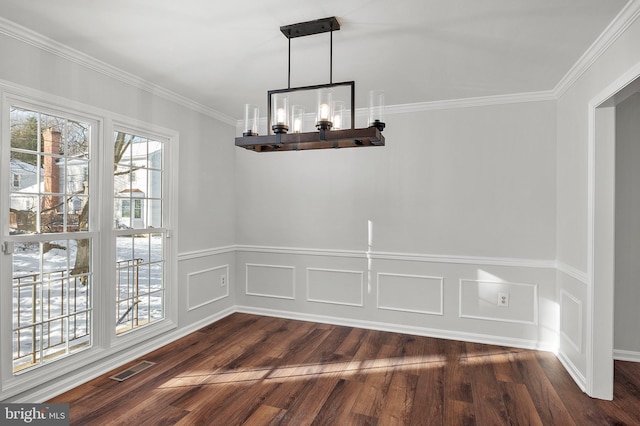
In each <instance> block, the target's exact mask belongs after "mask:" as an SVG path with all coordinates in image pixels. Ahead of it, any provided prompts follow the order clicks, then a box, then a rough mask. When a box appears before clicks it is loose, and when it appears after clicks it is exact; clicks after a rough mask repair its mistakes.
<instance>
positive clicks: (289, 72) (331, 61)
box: [287, 23, 333, 89]
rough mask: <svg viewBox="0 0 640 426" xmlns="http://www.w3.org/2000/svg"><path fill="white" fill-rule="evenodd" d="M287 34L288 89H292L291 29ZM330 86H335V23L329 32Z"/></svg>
mask: <svg viewBox="0 0 640 426" xmlns="http://www.w3.org/2000/svg"><path fill="white" fill-rule="evenodd" d="M287 33H288V35H287V39H288V40H289V52H288V53H289V54H288V64H287V89H291V29H289V30H288V31H287ZM329 84H333V23H330V30H329Z"/></svg>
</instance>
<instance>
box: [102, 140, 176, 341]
mask: <svg viewBox="0 0 640 426" xmlns="http://www.w3.org/2000/svg"><path fill="white" fill-rule="evenodd" d="M113 143H114V164H113V169H114V170H115V172H114V175H113V191H114V213H115V218H114V219H115V220H114V234H115V240H116V274H117V275H116V280H117V285H116V287H117V288H116V312H117V318H118V320H117V324H116V333H117V334H121V333H124V332H127V331H129V330H133V329H136V328H138V327H140V326H143V325H147V324H150V323H153V322H157V321H159V320H161V319H163V318H164V316H165V309H164V302H165V300H164V299H165V253H164V252H165V239H166V229H165V228H164V226H165V224H164V219H163V203H164V196H163V193H164V186H163V176H164V164H163V163H164V160H163V158H164V154H163V152H164V145H165V144H164V142H163V141H159V140H157V139H155V138H149V137H145V136H140V135H138V134H136V133H133V132H127V131H116V132H115V133H114V142H113ZM134 176H135V178H134ZM132 206H133V212H132V211H131V208H132ZM143 206H146V211H145V209H144V208H143ZM132 213H133V214H132Z"/></svg>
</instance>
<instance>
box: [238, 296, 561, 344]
mask: <svg viewBox="0 0 640 426" xmlns="http://www.w3.org/2000/svg"><path fill="white" fill-rule="evenodd" d="M236 312H240V313H245V314H255V315H264V316H269V317H277V318H286V319H292V320H298V321H310V322H318V323H322V324H332V325H340V326H346V327H357V328H364V329H368V330H377V331H388V332H392V333H403V334H412V335H415V336H425V337H434V338H438V339H448V340H459V341H464V342H474V343H482V344H487V345H497V346H509V347H514V348H521V349H534V350H540V351H545V352H554V353H556V352H557V350H558V348H557V345H556V344H555V343H553V342H539V341H536V340H526V339H516V338H509V337H501V336H493V335H486V334H478V333H468V332H464V331H453V330H441V329H434V328H426V327H415V326H409V325H401V324H390V323H382V322H375V321H366V320H358V319H351V318H341V317H332V316H325V315H315V314H304V313H300V312H292V311H281V310H274V309H266V308H256V307H252V306H236Z"/></svg>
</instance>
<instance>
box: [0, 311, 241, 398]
mask: <svg viewBox="0 0 640 426" xmlns="http://www.w3.org/2000/svg"><path fill="white" fill-rule="evenodd" d="M234 312H236V310H235V308H234V307H230V308H227V309H224V310H222V311H220V312H218V313H216V314H214V315H211V316H209V317H207V318H204V319H202V320H200V321H197V322H195V323H193V324H191V325H189V326H187V327H184V328H181V329H179V330H176V331H175V332H171V333H167V334H165V335H163V336H160V337H158V338H156V339H152V340H150V341H147V342H142V343H140V344H139V345H137V346H134V347H132V348H129V349H126V350H124V351H122V352H120V353H117V354H115V355H113V356H106V357H105V358H103V359H102V360H100V361H98V362H97V363H96V364H95V365H93V366H91V367H88V368H86V369H82V371H78V372H76V373H73V374H70V375H68V376H66V377H64V378H60V379H58V380H56V382H55V383H52V384H50V385H44V386H41V387H39V388H38V389H37V390H36V391H34V392H24V393H23V394H22V395H19V396H18V397H17V398H16V399H15V400H12V401H11V402H17V403H27V402H29V403H33V402H34V401H35V402H36V403H42V402H45V401H47V400H49V399H51V398H53V397H55V396H57V395H60V394H62V393H64V392H67V391H69V390H71V389H73V388H75V387H77V386H78V385H79V384H81V383H85V382H88V381H89V380H92V379H95V378H96V377H99V376H101V375H103V374H105V373H108V372H109V371H111V370H114V369H117V368H118V367H121V366H122V365H124V364H126V363H127V362H130V361H132V360H134V359H136V358H139V357H141V356H144V355H146V354H148V353H150V352H153V351H155V350H156V349H159V348H161V347H163V346H165V345H168V344H169V343H171V342H174V341H176V340H178V339H180V338H182V337H184V336H186V335H188V334H191V333H193V332H195V331H198V330H199V329H201V328H202V327H205V326H207V325H209V324H211V323H214V322H216V321H219V320H221V319H223V318H225V317H227V316H229V315H231V314H233V313H234Z"/></svg>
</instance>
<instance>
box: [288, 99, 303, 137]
mask: <svg viewBox="0 0 640 426" xmlns="http://www.w3.org/2000/svg"><path fill="white" fill-rule="evenodd" d="M291 125H292V126H293V133H300V132H302V131H303V129H304V107H303V106H302V105H294V106H292V107H291Z"/></svg>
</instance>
